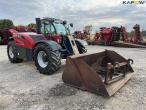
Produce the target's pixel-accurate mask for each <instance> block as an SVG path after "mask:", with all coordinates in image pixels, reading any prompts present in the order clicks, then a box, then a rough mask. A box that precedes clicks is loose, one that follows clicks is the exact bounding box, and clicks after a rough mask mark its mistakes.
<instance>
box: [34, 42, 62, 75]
mask: <svg viewBox="0 0 146 110" xmlns="http://www.w3.org/2000/svg"><path fill="white" fill-rule="evenodd" d="M40 52H44V53H45V54H46V59H45V60H46V61H45V62H47V64H46V65H47V66H46V67H42V66H41V65H40V64H39V61H38V55H39V53H40ZM42 59H43V58H42ZM34 61H35V65H36V68H37V70H38V71H39V72H40V73H42V74H52V73H54V72H56V71H57V70H58V69H59V68H60V65H61V56H60V52H59V50H57V51H51V49H50V48H49V47H48V46H47V45H45V44H43V43H42V44H38V45H37V46H36V48H35V50H34Z"/></svg>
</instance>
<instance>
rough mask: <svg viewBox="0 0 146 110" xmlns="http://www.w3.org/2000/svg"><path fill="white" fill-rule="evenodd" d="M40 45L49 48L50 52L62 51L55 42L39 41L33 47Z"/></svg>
mask: <svg viewBox="0 0 146 110" xmlns="http://www.w3.org/2000/svg"><path fill="white" fill-rule="evenodd" d="M40 43H45V44H46V45H47V46H49V48H50V49H51V50H52V51H56V50H61V49H62V47H61V46H60V45H59V44H58V43H57V42H55V41H51V40H41V41H39V42H37V43H36V45H35V46H37V45H38V44H40Z"/></svg>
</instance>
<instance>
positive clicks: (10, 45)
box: [7, 41, 23, 63]
mask: <svg viewBox="0 0 146 110" xmlns="http://www.w3.org/2000/svg"><path fill="white" fill-rule="evenodd" d="M10 49H12V51H11V52H12V53H11V54H13V57H12V56H11V55H10ZM17 54H18V53H17V50H16V47H15V43H14V41H9V42H8V46H7V55H8V58H9V61H10V62H11V63H20V62H22V61H23V59H19V58H18V57H17Z"/></svg>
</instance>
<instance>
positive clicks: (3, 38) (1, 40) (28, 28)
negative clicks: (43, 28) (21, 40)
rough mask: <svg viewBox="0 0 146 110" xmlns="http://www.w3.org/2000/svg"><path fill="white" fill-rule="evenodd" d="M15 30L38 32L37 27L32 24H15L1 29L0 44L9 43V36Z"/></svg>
mask: <svg viewBox="0 0 146 110" xmlns="http://www.w3.org/2000/svg"><path fill="white" fill-rule="evenodd" d="M14 30H16V31H17V32H36V29H35V27H32V26H31V25H28V26H22V25H19V26H15V27H13V28H11V29H3V30H0V44H2V45H5V44H7V43H8V39H9V37H11V36H12V34H13V32H14Z"/></svg>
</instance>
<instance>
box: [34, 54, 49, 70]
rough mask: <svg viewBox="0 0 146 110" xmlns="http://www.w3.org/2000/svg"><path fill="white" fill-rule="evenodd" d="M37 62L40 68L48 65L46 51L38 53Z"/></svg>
mask: <svg viewBox="0 0 146 110" xmlns="http://www.w3.org/2000/svg"><path fill="white" fill-rule="evenodd" d="M37 61H38V64H39V65H40V67H42V68H45V67H47V65H48V61H47V54H46V53H45V52H44V51H40V52H38V55H37Z"/></svg>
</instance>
